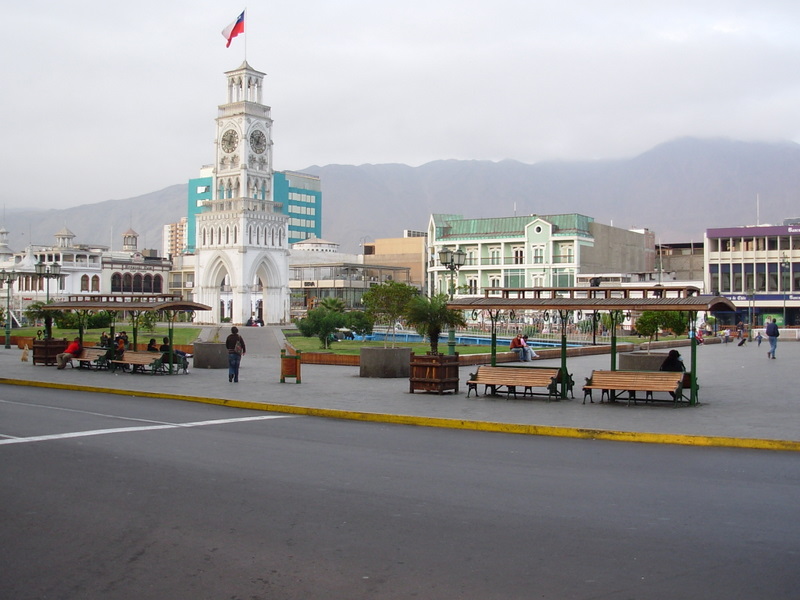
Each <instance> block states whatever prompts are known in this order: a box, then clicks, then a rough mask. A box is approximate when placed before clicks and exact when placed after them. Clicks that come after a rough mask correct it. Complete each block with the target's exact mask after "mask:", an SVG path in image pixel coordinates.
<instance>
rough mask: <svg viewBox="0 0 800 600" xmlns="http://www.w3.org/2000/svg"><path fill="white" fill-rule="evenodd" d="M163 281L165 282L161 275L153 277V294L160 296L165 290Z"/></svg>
mask: <svg viewBox="0 0 800 600" xmlns="http://www.w3.org/2000/svg"><path fill="white" fill-rule="evenodd" d="M163 281H164V280H163V279H162V278H161V275H156V276H155V277H153V293H154V294H160V293H161V291H162V290H163V289H164V286H163Z"/></svg>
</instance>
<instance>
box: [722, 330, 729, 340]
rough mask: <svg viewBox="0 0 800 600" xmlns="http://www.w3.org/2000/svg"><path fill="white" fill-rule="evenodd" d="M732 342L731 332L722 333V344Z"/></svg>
mask: <svg viewBox="0 0 800 600" xmlns="http://www.w3.org/2000/svg"><path fill="white" fill-rule="evenodd" d="M730 341H731V330H730V329H726V330H725V331H723V332H722V343H723V344H727V343H728V342H730Z"/></svg>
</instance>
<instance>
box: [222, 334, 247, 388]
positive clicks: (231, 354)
mask: <svg viewBox="0 0 800 600" xmlns="http://www.w3.org/2000/svg"><path fill="white" fill-rule="evenodd" d="M225 347H226V348H227V349H228V381H229V382H234V383H239V365H240V363H241V362H242V356H244V353H245V352H246V351H247V347H246V346H245V345H244V340H243V339H242V336H240V335H239V328H238V327H231V334H230V335H229V336H228V337H227V338H226V339H225Z"/></svg>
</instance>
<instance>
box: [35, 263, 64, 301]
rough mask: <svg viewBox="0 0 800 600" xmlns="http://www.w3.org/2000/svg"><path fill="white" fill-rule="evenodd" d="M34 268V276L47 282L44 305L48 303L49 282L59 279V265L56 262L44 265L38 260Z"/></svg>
mask: <svg viewBox="0 0 800 600" xmlns="http://www.w3.org/2000/svg"><path fill="white" fill-rule="evenodd" d="M34 266H35V267H36V274H37V275H38V276H39V277H44V278H45V279H46V280H47V292H46V294H47V295H46V302H45V304H49V303H50V280H51V279H59V278H60V277H61V265H60V264H58V263H57V262H54V263H53V264H51V265H48V264H45V262H44V261H43V260H41V259H39V262H38V263H36V264H35V265H34Z"/></svg>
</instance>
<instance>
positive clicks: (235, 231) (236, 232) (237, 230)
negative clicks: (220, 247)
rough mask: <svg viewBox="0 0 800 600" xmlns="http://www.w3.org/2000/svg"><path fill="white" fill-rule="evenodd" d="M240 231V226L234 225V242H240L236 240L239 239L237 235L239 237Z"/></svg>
mask: <svg viewBox="0 0 800 600" xmlns="http://www.w3.org/2000/svg"><path fill="white" fill-rule="evenodd" d="M238 233H239V228H238V227H234V228H233V243H234V244H237V243H238V242H237V241H236V239H237V237H238V235H237V234H238Z"/></svg>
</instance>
